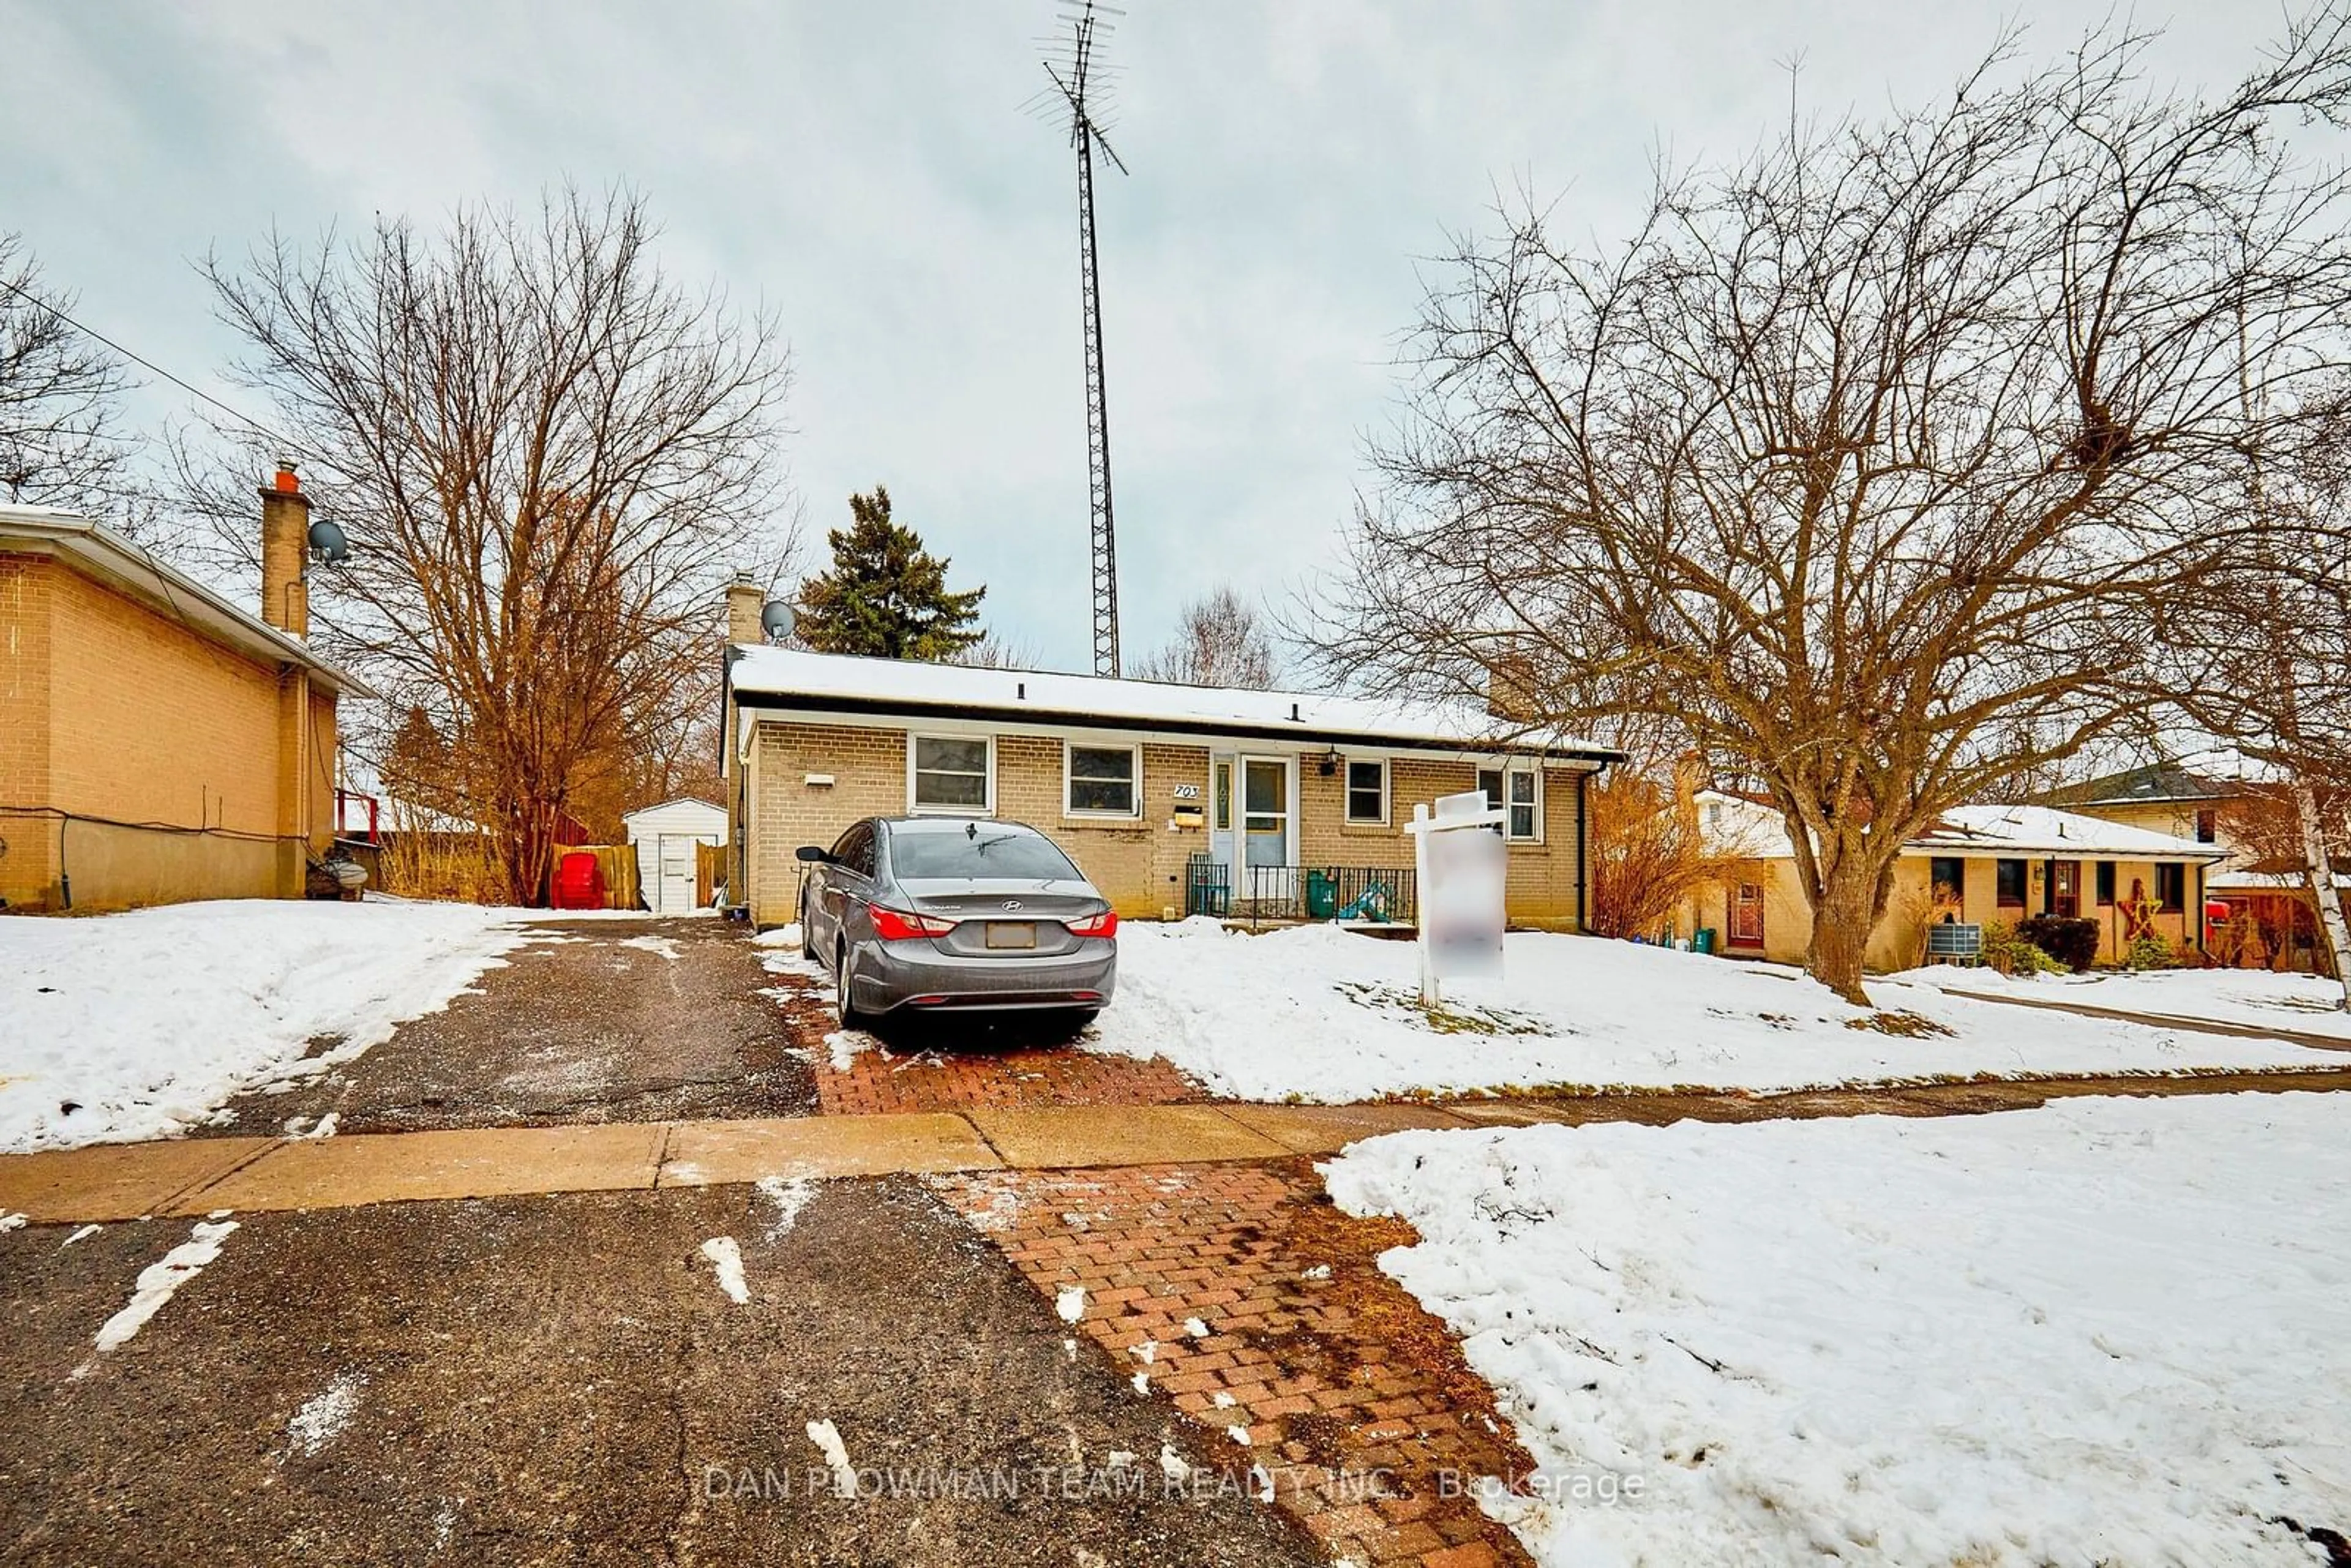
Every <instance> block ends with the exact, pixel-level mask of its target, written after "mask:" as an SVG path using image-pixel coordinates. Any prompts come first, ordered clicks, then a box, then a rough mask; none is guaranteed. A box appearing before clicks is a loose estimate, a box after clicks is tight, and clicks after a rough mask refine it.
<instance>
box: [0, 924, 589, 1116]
mask: <svg viewBox="0 0 2351 1568" xmlns="http://www.w3.org/2000/svg"><path fill="white" fill-rule="evenodd" d="M541 917H542V912H539V911H532V910H511V909H507V910H501V909H484V908H479V907H476V906H475V905H471V904H422V903H409V902H405V901H377V900H372V899H371V900H369V901H367V902H365V903H360V904H339V903H335V904H329V903H319V904H313V903H307V902H302V901H298V900H290V899H250V900H229V901H220V902H214V903H204V904H172V905H169V906H166V907H163V908H158V909H142V910H137V911H133V912H132V913H131V914H128V915H97V916H93V917H90V918H88V919H65V918H55V919H44V918H34V917H30V916H26V917H18V918H7V919H0V1150H23V1149H40V1148H61V1147H70V1146H73V1145H80V1144H94V1143H117V1142H123V1141H127V1140H131V1139H137V1138H161V1137H170V1136H172V1135H174V1134H179V1133H183V1132H184V1131H186V1130H187V1128H189V1127H190V1126H191V1125H193V1124H197V1123H200V1122H202V1121H203V1120H204V1117H205V1116H206V1115H207V1114H208V1113H210V1112H211V1111H212V1110H213V1108H214V1107H215V1106H217V1105H219V1104H220V1103H222V1102H223V1101H225V1100H226V1099H228V1098H229V1097H230V1096H232V1095H233V1094H235V1093H237V1092H241V1091H244V1090H246V1089H250V1088H254V1087H256V1086H258V1085H260V1084H263V1083H266V1082H271V1081H273V1080H276V1079H280V1078H285V1077H288V1076H290V1075H294V1074H298V1073H309V1072H319V1071H325V1070H326V1069H327V1068H329V1067H330V1066H333V1065H334V1064H336V1063H338V1062H341V1061H349V1060H350V1059H351V1058H352V1057H354V1056H357V1055H359V1054H360V1052H362V1051H366V1050H367V1049H368V1048H369V1047H371V1046H373V1045H376V1044H379V1043H381V1041H382V1040H386V1039H388V1038H389V1037H390V1036H391V1034H392V1029H393V1027H394V1026H395V1025H397V1024H400V1023H402V1022H404V1021H406V1020H407V1019H412V1018H415V1017H417V1016H418V1015H419V1014H422V1013H427V1012H431V1011H434V1010H435V1009H439V1008H441V1007H444V1006H445V1005H447V1003H448V1001H449V999H450V998H452V997H454V996H455V995H456V994H457V993H458V992H459V991H461V990H463V989H464V988H465V987H467V986H470V985H471V984H473V982H474V981H475V979H476V978H477V977H479V976H480V975H481V974H482V972H483V971H484V970H485V969H487V968H488V967H491V966H492V965H494V964H496V963H498V962H499V961H500V960H499V955H500V954H503V953H506V952H508V951H510V950H512V949H513V948H514V947H516V946H519V945H520V944H521V943H522V942H523V941H524V940H525V938H524V936H523V935H522V934H521V933H520V932H519V931H517V929H516V925H517V922H518V921H521V920H525V919H531V920H536V919H538V918H541ZM314 1041H320V1042H328V1043H323V1044H321V1045H320V1047H319V1053H318V1054H317V1055H314V1056H311V1057H309V1058H308V1059H307V1060H305V1059H304V1056H303V1052H304V1051H306V1050H308V1049H310V1048H311V1047H312V1044H313V1042H314Z"/></svg>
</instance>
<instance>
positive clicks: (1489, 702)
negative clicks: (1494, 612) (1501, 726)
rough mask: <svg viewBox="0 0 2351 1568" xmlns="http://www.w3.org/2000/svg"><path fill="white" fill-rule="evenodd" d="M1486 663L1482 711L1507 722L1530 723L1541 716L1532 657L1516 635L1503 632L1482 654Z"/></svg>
mask: <svg viewBox="0 0 2351 1568" xmlns="http://www.w3.org/2000/svg"><path fill="white" fill-rule="evenodd" d="M1482 657H1483V659H1484V663H1485V665H1486V713H1487V715H1488V716H1489V717H1491V718H1498V719H1502V720H1504V721H1506V722H1508V723H1511V724H1531V723H1533V722H1535V720H1536V719H1537V718H1538V717H1540V716H1541V715H1540V714H1539V712H1538V711H1537V710H1538V707H1539V706H1540V705H1539V704H1538V702H1537V693H1536V690H1535V661H1534V658H1533V655H1531V653H1527V652H1526V650H1525V649H1524V648H1523V647H1522V646H1521V645H1520V641H1519V639H1518V637H1517V636H1516V635H1514V634H1512V633H1510V632H1505V633H1503V634H1502V636H1501V637H1500V639H1499V641H1498V642H1497V643H1495V645H1494V646H1493V647H1491V648H1489V650H1488V651H1487V652H1486V653H1484V654H1483V655H1482Z"/></svg>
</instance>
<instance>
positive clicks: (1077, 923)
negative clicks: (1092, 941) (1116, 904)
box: [1070, 909, 1118, 936]
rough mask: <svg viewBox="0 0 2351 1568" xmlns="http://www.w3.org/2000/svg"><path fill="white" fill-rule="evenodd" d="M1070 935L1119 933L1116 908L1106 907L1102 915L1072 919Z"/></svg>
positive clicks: (1111, 934)
mask: <svg viewBox="0 0 2351 1568" xmlns="http://www.w3.org/2000/svg"><path fill="white" fill-rule="evenodd" d="M1070 935H1071V936H1117V935H1118V915H1117V912H1116V911H1114V910H1109V909H1105V910H1103V911H1102V913H1101V914H1100V915H1092V916H1090V917H1088V918H1086V919H1084V920H1072V921H1071V922H1070Z"/></svg>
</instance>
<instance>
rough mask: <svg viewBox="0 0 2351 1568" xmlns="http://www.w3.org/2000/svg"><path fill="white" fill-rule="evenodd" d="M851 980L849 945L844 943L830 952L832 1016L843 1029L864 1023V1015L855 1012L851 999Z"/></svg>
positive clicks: (855, 1007) (855, 1006)
mask: <svg viewBox="0 0 2351 1568" xmlns="http://www.w3.org/2000/svg"><path fill="white" fill-rule="evenodd" d="M853 979H854V977H853V976H852V974H851V973H850V968H849V944H847V943H846V942H844V943H842V944H841V946H838V947H835V948H834V949H833V950H832V988H833V991H834V992H835V996H834V998H833V1016H834V1017H835V1018H836V1019H840V1021H841V1028H843V1029H855V1028H857V1027H858V1026H859V1025H860V1024H862V1023H863V1022H864V1021H865V1019H864V1015H863V1014H862V1013H861V1012H859V1011H858V1010H857V1003H856V1002H855V1001H854V1000H852V982H853Z"/></svg>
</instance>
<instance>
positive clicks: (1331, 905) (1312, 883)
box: [1306, 871, 1339, 920]
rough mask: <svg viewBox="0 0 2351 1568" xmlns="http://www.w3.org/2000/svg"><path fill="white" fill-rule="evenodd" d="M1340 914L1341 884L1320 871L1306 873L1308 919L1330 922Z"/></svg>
mask: <svg viewBox="0 0 2351 1568" xmlns="http://www.w3.org/2000/svg"><path fill="white" fill-rule="evenodd" d="M1338 913H1339V884H1338V883H1336V882H1334V881H1332V879H1331V877H1330V876H1329V875H1327V874H1326V873H1322V872H1319V871H1310V872H1308V873H1306V917H1307V918H1308V919H1309V920H1328V919H1331V918H1332V916H1333V915H1337V914H1338Z"/></svg>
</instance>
